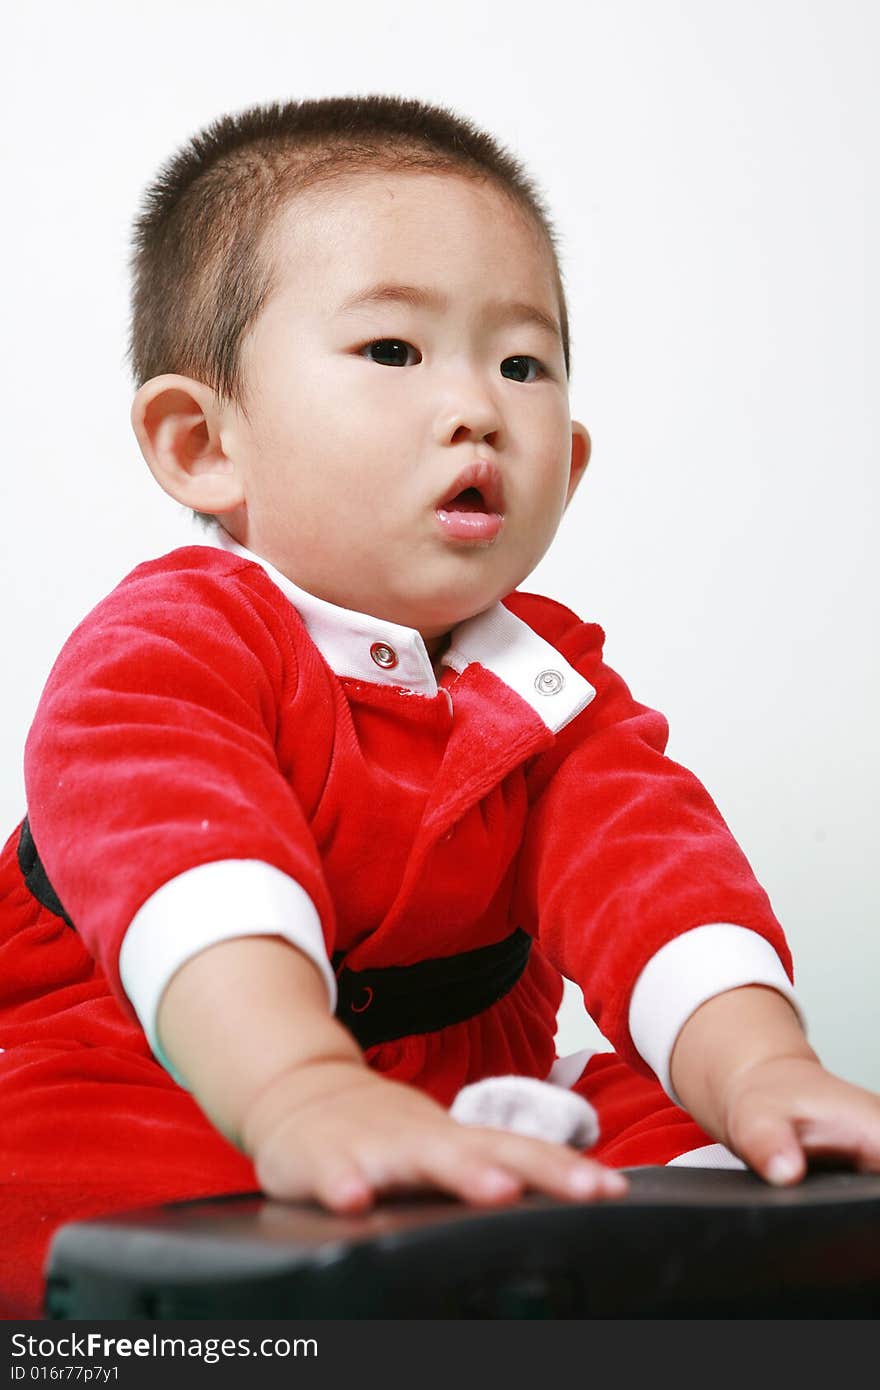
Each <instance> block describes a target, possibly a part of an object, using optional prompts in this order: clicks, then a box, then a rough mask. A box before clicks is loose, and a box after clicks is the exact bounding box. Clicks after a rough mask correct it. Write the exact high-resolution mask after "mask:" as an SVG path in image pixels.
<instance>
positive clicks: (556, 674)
mask: <svg viewBox="0 0 880 1390" xmlns="http://www.w3.org/2000/svg"><path fill="white" fill-rule="evenodd" d="M564 685H565V677H564V676H563V674H562V672H561V671H542V672H541V674H540V675H539V676H537V677H536V678H535V689H536V690H537V692H538V694H539V695H558V694H559V692H560V690H561V689H562V687H563V686H564Z"/></svg>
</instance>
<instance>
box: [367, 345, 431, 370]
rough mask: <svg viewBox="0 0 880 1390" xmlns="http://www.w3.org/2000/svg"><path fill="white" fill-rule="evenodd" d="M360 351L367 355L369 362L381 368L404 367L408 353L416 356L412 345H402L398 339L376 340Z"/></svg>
mask: <svg viewBox="0 0 880 1390" xmlns="http://www.w3.org/2000/svg"><path fill="white" fill-rule="evenodd" d="M361 351H362V352H364V353H369V355H370V361H371V362H376V363H378V364H379V365H380V366H382V367H405V366H406V355H407V353H408V352H415V353H416V356H418V353H417V352H416V349H415V348H414V347H413V345H412V343H404V342H403V341H402V340H401V339H400V338H376V339H375V341H374V342H372V343H367V345H366V347H364V348H362V349H361ZM401 359H402V360H401ZM419 360H421V359H419Z"/></svg>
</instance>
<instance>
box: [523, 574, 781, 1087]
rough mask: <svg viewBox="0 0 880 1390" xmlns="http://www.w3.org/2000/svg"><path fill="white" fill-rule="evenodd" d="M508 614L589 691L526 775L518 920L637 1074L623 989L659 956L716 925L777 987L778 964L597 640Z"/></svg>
mask: <svg viewBox="0 0 880 1390" xmlns="http://www.w3.org/2000/svg"><path fill="white" fill-rule="evenodd" d="M510 606H511V607H514V604H511V605H510ZM516 611H517V612H518V614H519V616H521V617H523V618H525V619H526V621H528V622H529V623H530V624H531V625H532V626H533V627H535V628H536V630H538V631H539V632H541V634H542V635H543V636H545V637H546V638H547V640H548V641H552V642H553V643H554V645H555V646H556V647H557V649H558V650H559V651H560V652H561V653H562V655H563V656H565V657H566V659H567V660H568V661H569V662H570V664H571V665H572V666H574V667H575V669H576V670H578V671H579V672H580V673H581V674H582V675H583V676H584V677H585V678H586V679H587V680H588V681H589V682H590V683H591V685H593V686H594V687H595V690H596V696H595V699H594V700H593V701H592V703H591V704H590V705H588V706H587V708H586V709H585V710H584V711H583V712H582V714H580V715H579V716H578V717H577V718H576V719H575V720H573V721H572V723H571V724H570V725H569V726H568V727H567V728H565V729H563V730H562V731H561V732H560V734H559V736H558V738H557V741H556V745H555V746H554V748H553V749H551V750H549V751H548V752H547V753H546V754H543V755H541V756H540V757H539V758H538V759H536V761H535V763H534V764H533V766H532V768H531V770H530V774H529V778H530V801H531V811H530V816H529V821H528V825H527V830H526V834H525V837H524V841H523V846H522V853H521V857H520V874H519V885H518V886H519V893H520V899H519V902H520V907H521V909H522V911H523V913H524V914H525V920H528V921H529V922H531V924H532V928H533V930H534V931H535V933H536V935H537V936H538V939H539V941H540V944H541V946H542V948H543V950H544V952H545V954H546V955H547V956H548V957H549V959H550V960H551V961H552V962H553V964H554V965H555V966H556V967H557V969H559V970H560V971H561V972H562V974H563V975H565V976H566V977H567V978H568V979H571V980H574V981H575V982H576V983H577V984H578V985H579V986H580V987H581V989H582V991H583V994H584V1002H585V1004H586V1008H587V1011H588V1012H589V1014H590V1016H591V1018H593V1020H594V1021H595V1023H596V1024H597V1026H598V1027H599V1029H600V1030H601V1031H602V1033H603V1034H604V1036H605V1037H606V1038H607V1039H608V1040H609V1042H610V1043H611V1044H612V1045H613V1046H614V1048H615V1049H616V1050H617V1051H618V1052H619V1053H620V1054H621V1055H622V1056H623V1057H624V1058H625V1059H626V1061H627V1062H628V1063H629V1064H630V1065H631V1066H633V1067H635V1068H637V1069H638V1070H640V1071H642V1072H648V1073H649V1074H650V1069H649V1068H648V1067H647V1064H646V1063H645V1062H644V1060H643V1059H642V1058H641V1056H640V1054H639V1053H638V1052H637V1051H636V1049H635V1047H634V1046H633V1043H632V1039H631V1037H630V1033H629V1023H628V1016H629V1005H630V998H631V995H632V991H633V988H634V986H635V983H636V980H637V979H638V976H639V974H640V972H641V970H642V968H643V967H644V965H645V964H646V963H647V961H648V960H649V959H650V958H651V957H652V956H653V955H654V954H655V953H656V952H657V951H658V950H659V949H660V947H662V946H663V945H665V944H666V943H667V942H668V941H671V940H672V939H673V938H675V937H677V936H679V935H680V934H681V933H682V932H685V931H688V930H689V929H690V928H692V927H697V926H703V925H706V924H709V923H715V922H726V923H733V924H735V925H738V926H742V927H746V928H749V929H751V930H752V931H755V932H757V933H759V934H760V935H761V936H763V937H765V938H766V939H767V940H768V941H769V942H770V943H771V945H772V946H773V947H774V949H775V950H776V951H777V953H778V954H779V957H780V959H781V961H782V963H783V965H784V967H785V969H786V971H787V972H788V974H789V977H791V956H790V953H789V950H788V947H787V944H786V942H785V938H784V935H783V932H782V928H781V926H780V924H779V922H778V921H777V919H776V917H775V915H774V913H773V911H772V909H771V906H770V901H769V898H768V897H767V894H766V893H765V891H764V889H763V888H762V887H761V885H760V884H759V883H758V881H757V879H756V878H755V875H754V873H753V872H752V869H751V867H750V865H749V863H748V861H747V859H746V857H745V855H744V854H743V851H742V850H741V849H740V847H739V845H738V844H737V842H736V840H735V839H734V837H733V835H732V833H731V831H730V830H729V828H728V826H727V825H726V823H725V821H724V819H723V817H722V816H721V813H720V811H719V810H718V808H717V806H716V805H715V803H714V801H713V800H712V798H711V796H710V795H709V793H708V792H707V790H706V788H705V787H704V786H703V785H702V784H701V782H700V781H699V780H698V779H697V778H696V777H695V776H694V774H693V773H692V772H690V771H688V769H687V768H685V767H682V766H681V765H680V764H679V763H677V762H674V761H673V760H672V759H671V758H669V757H667V756H666V754H665V749H666V744H667V740H668V732H669V730H668V725H667V722H666V719H665V718H664V717H663V715H662V714H659V713H658V712H657V711H656V710H653V709H650V708H648V706H646V705H643V704H640V703H639V702H638V701H637V700H635V699H634V698H633V696H632V694H631V693H630V691H629V689H628V687H627V685H626V683H625V682H624V681H623V680H622V679H621V677H620V676H619V675H618V674H617V673H616V672H615V671H613V670H612V669H611V667H610V666H608V665H606V663H605V662H604V660H603V657H602V652H603V645H604V640H605V634H604V632H603V631H602V629H601V628H600V627H598V626H597V625H596V624H592V623H582V622H580V621H579V620H578V619H577V618H576V617H575V615H574V614H572V613H570V612H569V610H568V609H565V608H562V606H561V605H558V604H554V603H551V602H550V601H549V600H542V599H540V598H538V597H537V596H531V595H517V596H516Z"/></svg>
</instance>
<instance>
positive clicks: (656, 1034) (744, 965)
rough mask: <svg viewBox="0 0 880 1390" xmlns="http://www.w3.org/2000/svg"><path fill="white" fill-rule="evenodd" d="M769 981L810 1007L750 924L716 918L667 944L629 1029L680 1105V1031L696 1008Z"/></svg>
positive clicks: (645, 979) (641, 989)
mask: <svg viewBox="0 0 880 1390" xmlns="http://www.w3.org/2000/svg"><path fill="white" fill-rule="evenodd" d="M740 985H769V986H770V988H771V989H777V990H779V993H780V994H784V995H785V997H786V999H788V1001H789V1002H790V1003H791V1004H792V1006H793V1007H794V1009H795V1010H796V1011H797V1014H798V1017H799V1018H800V1021H801V1026H802V1027H805V1023H804V1013H803V1009H802V1008H801V1006H800V1004H799V1002H798V999H797V996H796V994H795V992H794V989H793V988H792V985H791V982H790V981H789V978H788V976H787V975H786V973H785V969H784V967H783V964H782V961H781V960H780V959H779V956H778V955H777V954H776V952H775V950H774V949H773V947H772V946H771V945H770V942H769V941H767V939H766V938H765V937H763V936H760V935H759V933H758V932H754V931H750V930H749V929H748V928H747V927H736V926H733V925H731V924H730V923H728V922H713V923H711V924H710V925H708V926H704V927H693V928H692V929H691V930H690V931H686V932H683V933H682V935H681V936H677V937H676V938H675V939H674V940H673V941H668V942H667V943H666V945H665V946H661V948H660V950H659V951H658V952H657V954H656V955H654V956H652V957H651V959H650V960H649V961H648V963H647V965H646V966H645V967H644V969H643V970H642V973H641V974H640V975H639V978H638V979H637V981H636V986H635V989H634V990H633V993H632V999H631V1000H630V1006H629V1030H630V1034H631V1035H632V1040H633V1042H634V1044H635V1046H636V1050H637V1051H638V1052H639V1053H640V1055H641V1056H642V1057H644V1059H645V1061H646V1062H647V1063H648V1066H649V1067H651V1069H652V1071H653V1072H654V1073H655V1075H656V1076H657V1078H658V1080H659V1081H660V1084H661V1085H662V1087H663V1089H664V1091H665V1092H666V1094H667V1095H668V1096H670V1097H671V1099H672V1100H673V1101H674V1102H675V1104H676V1105H681V1101H680V1100H679V1098H678V1096H677V1095H676V1094H675V1092H674V1091H673V1089H672V1081H671V1080H670V1076H669V1064H670V1061H671V1060H672V1049H673V1048H674V1046H675V1042H676V1039H677V1038H678V1035H679V1033H680V1032H681V1030H682V1028H683V1027H684V1025H685V1023H687V1021H688V1019H689V1018H690V1016H691V1014H692V1013H693V1012H694V1011H695V1010H696V1009H698V1008H699V1007H700V1005H701V1004H705V1002H706V1000H707V999H712V998H714V996H715V995H716V994H723V993H724V991H725V990H728V989H738V988H739V986H740Z"/></svg>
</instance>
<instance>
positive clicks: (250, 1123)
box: [244, 1060, 627, 1212]
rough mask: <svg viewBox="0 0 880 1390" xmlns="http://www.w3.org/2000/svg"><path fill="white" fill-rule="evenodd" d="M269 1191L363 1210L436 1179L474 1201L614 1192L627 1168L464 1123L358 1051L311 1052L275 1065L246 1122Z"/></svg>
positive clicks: (620, 1189) (435, 1185)
mask: <svg viewBox="0 0 880 1390" xmlns="http://www.w3.org/2000/svg"><path fill="white" fill-rule="evenodd" d="M244 1141H245V1145H246V1147H247V1150H248V1152H249V1153H250V1154H251V1155H252V1157H253V1159H254V1164H255V1168H256V1173H257V1178H258V1180H259V1182H260V1185H261V1187H262V1188H263V1191H264V1192H265V1193H266V1194H267V1196H269V1197H274V1198H277V1199H280V1200H288V1201H300V1200H307V1199H310V1198H311V1199H314V1200H316V1201H318V1202H320V1203H321V1205H322V1206H324V1207H327V1208H328V1209H329V1210H330V1211H335V1212H359V1211H363V1210H365V1209H367V1208H368V1207H370V1206H371V1205H372V1203H373V1201H374V1200H375V1198H377V1197H379V1196H380V1195H382V1194H383V1193H393V1192H403V1191H412V1190H414V1189H425V1188H428V1189H436V1190H439V1191H442V1192H446V1193H449V1194H451V1195H452V1196H455V1197H460V1198H461V1199H463V1200H464V1201H465V1202H469V1203H472V1204H473V1205H475V1206H495V1205H501V1204H504V1203H507V1202H512V1201H514V1200H516V1199H517V1198H518V1197H519V1196H521V1195H522V1193H523V1191H524V1190H526V1189H532V1190H534V1191H537V1192H544V1193H547V1194H548V1195H549V1196H551V1197H556V1198H559V1199H562V1200H568V1201H590V1200H597V1199H601V1198H606V1197H616V1196H619V1195H621V1194H622V1193H624V1192H625V1191H626V1190H627V1183H626V1179H625V1178H624V1177H623V1176H622V1175H621V1174H619V1173H615V1172H613V1171H612V1170H611V1169H608V1168H604V1167H603V1166H602V1165H601V1164H599V1163H596V1162H594V1161H593V1160H592V1159H586V1158H583V1157H581V1156H580V1155H578V1154H577V1153H575V1152H573V1151H572V1150H571V1149H570V1148H565V1147H563V1146H562V1145H559V1144H551V1143H547V1142H545V1141H544V1140H542V1139H534V1138H529V1137H526V1136H524V1135H521V1134H512V1133H506V1132H505V1131H503V1130H498V1129H488V1128H477V1127H471V1126H467V1125H461V1124H459V1123H457V1121H456V1120H454V1119H452V1118H451V1117H450V1115H449V1114H448V1112H447V1111H446V1110H444V1109H443V1107H442V1106H440V1105H438V1104H437V1103H436V1102H435V1101H433V1100H431V1098H430V1097H429V1096H426V1095H424V1094H423V1093H422V1092H421V1091H417V1090H416V1089H415V1088H414V1087H411V1086H407V1085H405V1084H403V1083H401V1082H398V1081H390V1080H388V1079H387V1078H385V1077H382V1076H378V1075H377V1074H376V1073H375V1072H371V1071H370V1070H369V1069H368V1068H366V1067H365V1066H363V1065H362V1064H361V1063H359V1062H347V1061H336V1060H327V1061H323V1062H311V1063H308V1064H306V1065H302V1066H300V1067H297V1068H296V1069H294V1070H292V1071H290V1072H288V1073H286V1074H284V1075H283V1076H281V1077H279V1078H278V1079H277V1080H276V1081H275V1082H274V1083H273V1084H272V1086H271V1087H270V1088H268V1090H267V1091H266V1092H264V1093H263V1094H262V1095H261V1096H260V1097H259V1099H258V1101H257V1103H256V1104H255V1105H254V1107H253V1108H252V1111H251V1113H250V1114H249V1116H248V1119H247V1121H246V1123H245V1126H244Z"/></svg>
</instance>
